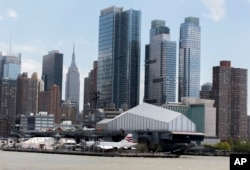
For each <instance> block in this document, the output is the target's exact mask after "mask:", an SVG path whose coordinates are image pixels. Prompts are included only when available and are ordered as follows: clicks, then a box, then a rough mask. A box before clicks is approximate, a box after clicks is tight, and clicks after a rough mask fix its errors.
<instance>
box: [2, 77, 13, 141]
mask: <svg viewBox="0 0 250 170" xmlns="http://www.w3.org/2000/svg"><path fill="white" fill-rule="evenodd" d="M15 119H16V80H12V79H0V136H4V137H7V136H8V135H9V134H10V132H11V129H12V128H13V127H14V125H15Z"/></svg>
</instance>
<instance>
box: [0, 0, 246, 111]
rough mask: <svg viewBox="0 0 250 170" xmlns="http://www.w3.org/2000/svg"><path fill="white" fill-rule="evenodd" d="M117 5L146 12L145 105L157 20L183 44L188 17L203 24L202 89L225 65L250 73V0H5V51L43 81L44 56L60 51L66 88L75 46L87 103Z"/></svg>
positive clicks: (1, 7)
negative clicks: (149, 47) (106, 15)
mask: <svg viewBox="0 0 250 170" xmlns="http://www.w3.org/2000/svg"><path fill="white" fill-rule="evenodd" d="M113 5H115V6H117V7H123V9H124V10H128V9H131V8H132V9H135V10H140V11H141V13H142V16H141V78H140V82H141V83H140V102H142V100H143V92H144V59H145V44H148V43H149V29H150V26H151V21H152V20H155V19H160V20H165V21H166V26H168V27H169V28H170V36H171V40H172V41H176V42H177V44H178V40H179V29H180V24H181V23H183V22H184V18H185V17H189V16H193V17H198V18H199V19H200V26H201V85H202V84H203V83H206V82H212V68H213V66H218V65H219V62H220V61H221V60H230V61H231V65H232V67H235V68H246V69H249V68H250V43H249V40H250V20H249V19H250V0H237V1H236V0H36V1H31V0H22V1H20V0H0V51H3V52H10V51H11V52H12V53H21V54H22V66H21V72H28V74H29V76H31V74H32V73H33V72H38V74H39V75H40V76H41V72H42V57H43V56H44V55H46V54H47V53H48V51H51V50H59V51H60V52H61V53H63V54H64V61H63V62H64V63H63V65H64V68H63V72H64V73H63V75H64V77H63V88H64V87H65V81H66V78H65V77H66V73H67V70H68V67H69V66H70V63H71V58H72V51H73V43H74V42H75V56H76V64H77V66H78V69H79V72H80V76H81V92H80V93H81V94H80V96H81V99H80V102H81V103H83V84H84V77H87V76H88V73H89V71H90V70H91V69H92V68H93V61H94V60H97V59H98V25H99V15H100V10H101V9H104V8H106V7H110V6H113ZM10 42H11V43H10ZM10 44H11V48H10ZM177 49H178V46H177ZM177 58H178V50H177ZM177 61H178V60H177ZM249 81H250V79H249V78H248V84H250V82H249ZM249 89H250V88H249ZM248 91H249V90H248ZM248 94H249V93H248ZM62 98H63V99H64V89H63V96H62ZM81 103H80V108H81V109H82V104H81ZM248 108H250V101H249V99H248ZM248 110H249V109H248Z"/></svg>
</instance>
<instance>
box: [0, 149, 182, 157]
mask: <svg viewBox="0 0 250 170" xmlns="http://www.w3.org/2000/svg"><path fill="white" fill-rule="evenodd" d="M1 150H3V151H11V152H31V153H45V154H64V155H80V156H104V157H145V158H179V157H180V155H177V154H172V153H164V152H157V153H155V152H145V153H138V152H131V153H130V152H89V151H84V152H82V151H70V150H42V149H16V148H2V149H1Z"/></svg>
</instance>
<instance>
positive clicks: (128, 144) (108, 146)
mask: <svg viewBox="0 0 250 170" xmlns="http://www.w3.org/2000/svg"><path fill="white" fill-rule="evenodd" d="M135 145H137V143H133V136H132V134H128V135H127V136H126V137H125V138H124V139H123V140H121V141H120V142H104V141H100V142H98V143H97V144H96V145H95V146H96V147H97V148H100V149H103V150H112V149H113V150H116V149H120V148H122V149H135V148H134V146H135Z"/></svg>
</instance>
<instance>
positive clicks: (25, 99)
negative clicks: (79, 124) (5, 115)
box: [16, 73, 38, 115]
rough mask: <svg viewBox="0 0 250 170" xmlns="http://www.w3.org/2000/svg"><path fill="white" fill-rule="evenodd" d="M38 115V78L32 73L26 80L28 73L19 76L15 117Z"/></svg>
mask: <svg viewBox="0 0 250 170" xmlns="http://www.w3.org/2000/svg"><path fill="white" fill-rule="evenodd" d="M30 113H38V77H37V73H33V74H32V77H31V78H28V73H23V74H20V75H19V76H18V78H17V105H16V114H17V115H28V114H30Z"/></svg>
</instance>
